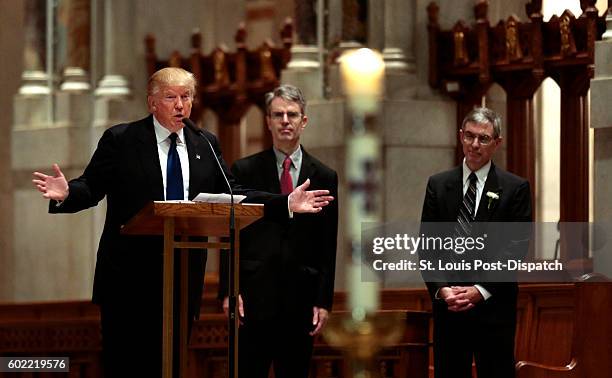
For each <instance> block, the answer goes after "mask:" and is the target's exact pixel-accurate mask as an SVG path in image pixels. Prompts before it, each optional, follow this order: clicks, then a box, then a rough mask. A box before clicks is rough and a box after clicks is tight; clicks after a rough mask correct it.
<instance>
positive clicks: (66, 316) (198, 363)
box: [0, 284, 612, 378]
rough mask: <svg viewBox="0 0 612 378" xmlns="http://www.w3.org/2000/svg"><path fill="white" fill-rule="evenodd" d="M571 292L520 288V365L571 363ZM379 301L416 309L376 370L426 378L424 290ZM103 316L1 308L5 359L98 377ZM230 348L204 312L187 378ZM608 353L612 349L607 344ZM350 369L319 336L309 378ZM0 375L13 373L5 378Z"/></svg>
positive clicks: (219, 362)
mask: <svg viewBox="0 0 612 378" xmlns="http://www.w3.org/2000/svg"><path fill="white" fill-rule="evenodd" d="M209 289H210V287H209ZM574 292H575V287H574V285H573V284H559V285H555V284H533V285H523V286H521V288H520V293H519V302H518V314H517V316H518V329H517V336H516V340H517V342H516V356H517V360H518V359H520V360H538V359H539V360H540V361H546V362H550V363H565V362H567V359H568V357H569V356H570V355H571V345H570V344H571V339H572V329H573V319H574V298H575V297H574ZM208 293H210V294H208ZM335 298H336V300H335V303H336V304H337V306H335V310H336V311H341V310H343V309H345V303H346V302H345V299H346V295H345V293H336V297H335ZM381 299H382V300H381V304H382V308H383V309H385V310H401V311H405V310H407V309H409V310H417V312H412V313H408V318H407V320H406V321H407V324H408V325H409V326H408V327H407V328H406V331H405V334H404V335H403V338H402V340H401V341H400V342H398V343H397V344H396V345H394V346H393V347H389V348H386V349H384V350H383V352H382V354H381V355H380V358H379V359H378V361H377V366H378V367H379V368H380V371H381V373H384V375H383V376H385V377H421V378H425V377H427V376H428V372H429V371H431V370H432V368H431V365H432V363H431V362H432V360H431V356H430V354H429V352H430V350H431V345H430V342H431V340H432V337H431V319H430V318H429V315H428V314H427V313H422V312H418V311H422V310H428V309H429V308H430V306H431V303H430V300H429V296H428V294H427V292H426V290H425V289H393V290H384V291H383V292H382V298H381ZM213 300H214V299H213V298H212V293H211V291H210V290H208V292H207V294H206V296H205V298H204V301H203V302H205V303H206V305H205V306H206V307H205V308H206V309H208V310H210V309H211V308H213V307H214V306H212V304H211V303H212V301H213ZM611 303H612V302H611ZM600 307H601V310H600V311H599V313H598V314H596V315H595V314H594V315H593V316H600V317H602V319H603V318H606V319H609V318H611V317H612V306H610V305H609V304H608V305H606V304H603V305H601V304H600ZM217 308H218V307H217ZM98 316H99V315H98V313H97V306H95V305H93V304H91V303H88V302H67V303H45V304H23V305H19V304H14V305H9V304H4V305H0V355H2V356H28V355H29V356H41V355H43V356H69V357H70V359H71V365H72V366H74V367H75V370H74V372H72V373H71V374H73V375H71V376H74V377H83V378H85V377H94V378H97V377H99V376H100V361H101V360H100V346H101V344H100V341H101V340H100V328H99V318H98ZM226 343H227V329H226V321H225V317H224V315H223V314H222V313H218V312H217V313H212V314H211V313H204V314H202V317H201V318H200V320H198V321H196V322H195V323H194V326H193V331H192V335H191V340H190V348H189V358H188V359H189V362H188V371H189V377H226V376H227V365H226ZM592 347H593V348H598V347H599V346H597V345H593V346H592ZM606 347H608V348H609V345H604V346H603V348H606ZM349 367H350V366H349V364H348V362H347V361H346V359H345V358H344V356H343V355H342V353H341V352H340V351H338V350H336V349H334V348H331V347H330V346H329V345H328V344H327V343H326V342H325V341H324V340H323V339H322V338H321V337H318V338H317V339H316V340H315V350H314V355H313V361H312V368H311V377H326V378H330V377H349ZM0 377H2V378H4V377H9V375H6V374H4V375H3V374H2V373H0ZM10 377H20V378H21V377H26V375H21V376H20V375H11V376H10Z"/></svg>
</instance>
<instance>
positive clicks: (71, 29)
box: [60, 0, 91, 91]
mask: <svg viewBox="0 0 612 378" xmlns="http://www.w3.org/2000/svg"><path fill="white" fill-rule="evenodd" d="M63 5H64V6H65V8H64V10H65V12H66V17H65V19H64V20H65V22H66V29H67V41H66V44H67V49H68V55H67V59H66V67H65V68H64V72H63V78H62V79H63V80H62V85H61V87H60V89H61V90H63V91H86V90H89V89H90V87H91V86H90V84H89V55H90V38H89V36H90V27H91V22H90V10H91V4H90V0H65V3H64V4H63Z"/></svg>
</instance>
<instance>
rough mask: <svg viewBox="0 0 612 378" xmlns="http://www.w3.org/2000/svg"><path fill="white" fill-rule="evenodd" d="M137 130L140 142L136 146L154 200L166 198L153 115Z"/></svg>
mask: <svg viewBox="0 0 612 378" xmlns="http://www.w3.org/2000/svg"><path fill="white" fill-rule="evenodd" d="M138 126H139V129H138V131H137V134H136V135H137V138H136V139H137V140H138V143H136V144H135V146H134V148H136V149H137V151H138V155H139V156H140V163H141V164H142V167H143V170H144V173H145V176H146V177H147V180H148V181H149V188H151V193H152V198H153V199H154V200H163V199H164V181H163V178H162V173H161V166H160V164H159V154H158V152H157V138H156V137H155V129H154V128H153V116H149V117H147V118H146V119H144V120H143V121H142V123H141V124H139V125H138Z"/></svg>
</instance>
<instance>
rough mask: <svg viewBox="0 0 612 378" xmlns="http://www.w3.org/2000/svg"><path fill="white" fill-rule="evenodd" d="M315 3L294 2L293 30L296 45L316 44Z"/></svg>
mask: <svg viewBox="0 0 612 378" xmlns="http://www.w3.org/2000/svg"><path fill="white" fill-rule="evenodd" d="M316 6H317V2H316V1H315V0H295V28H296V32H297V33H296V34H297V41H298V44H301V45H316V44H317V10H316Z"/></svg>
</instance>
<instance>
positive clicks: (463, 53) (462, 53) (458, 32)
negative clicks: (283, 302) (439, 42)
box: [453, 24, 469, 66]
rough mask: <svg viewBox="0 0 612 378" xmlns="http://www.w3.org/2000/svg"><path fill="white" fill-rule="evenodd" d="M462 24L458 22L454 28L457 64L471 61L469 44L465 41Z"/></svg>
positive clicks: (455, 61)
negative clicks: (468, 50)
mask: <svg viewBox="0 0 612 378" xmlns="http://www.w3.org/2000/svg"><path fill="white" fill-rule="evenodd" d="M464 30H465V29H464V28H462V25H460V24H457V25H456V26H455V28H454V29H453V42H454V44H453V45H454V48H455V59H454V63H455V66H464V65H466V64H468V63H469V57H468V52H467V46H466V41H465V32H464Z"/></svg>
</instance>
